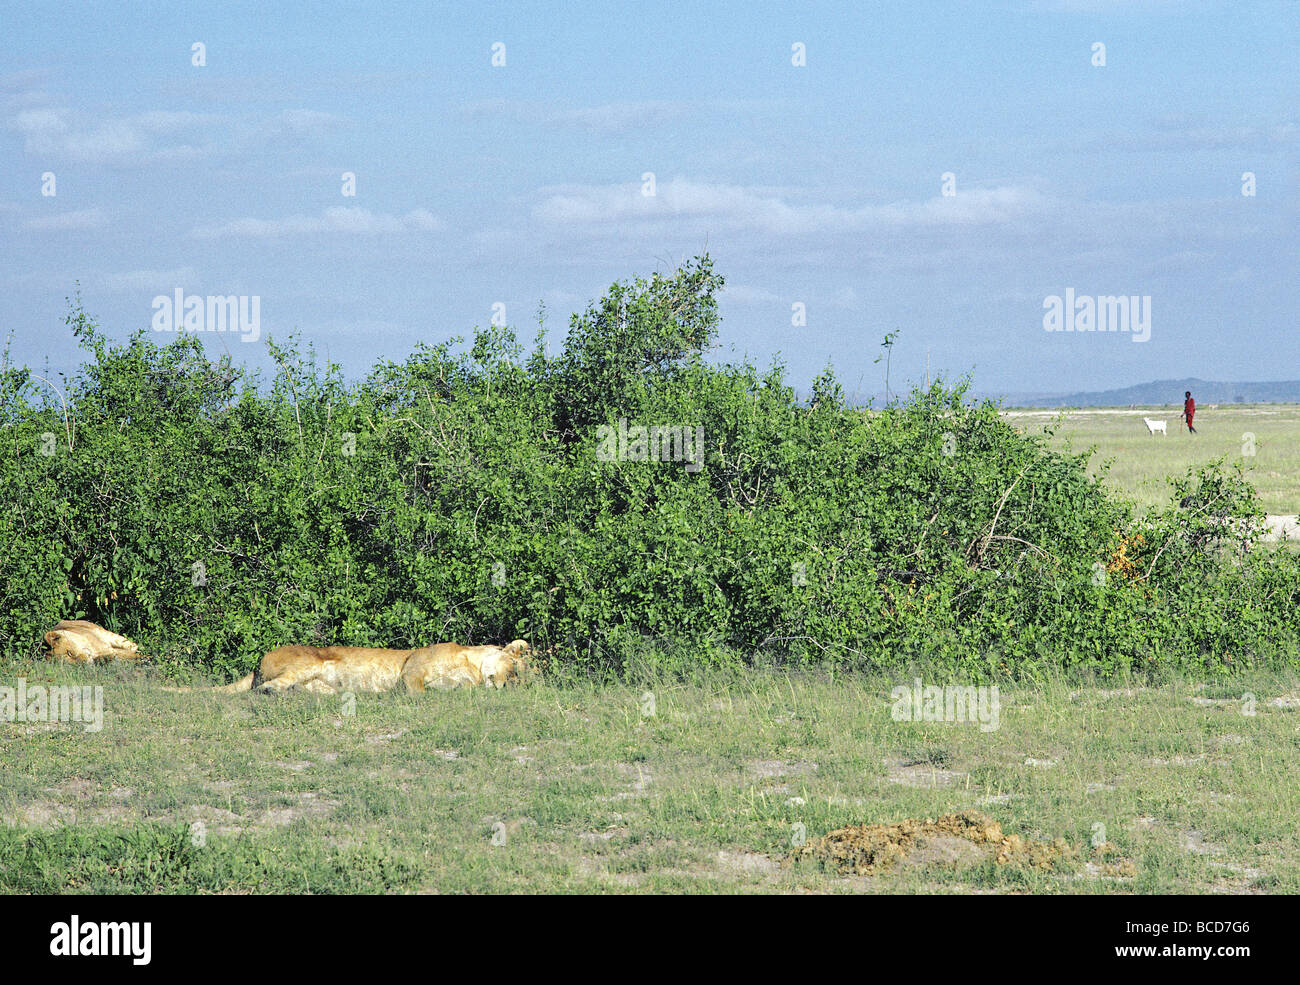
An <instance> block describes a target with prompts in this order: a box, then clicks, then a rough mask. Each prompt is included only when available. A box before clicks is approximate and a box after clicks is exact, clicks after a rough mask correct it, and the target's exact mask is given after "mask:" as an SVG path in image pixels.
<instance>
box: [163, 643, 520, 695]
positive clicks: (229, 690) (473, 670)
mask: <svg viewBox="0 0 1300 985" xmlns="http://www.w3.org/2000/svg"><path fill="white" fill-rule="evenodd" d="M530 653H531V649H530V647H529V645H528V643H527V642H525V641H524V640H515V641H514V642H512V643H509V644H507V645H506V646H504V647H498V646H461V645H460V644H459V643H437V644H435V645H433V646H426V647H420V648H419V649H416V650H384V649H377V648H371V647H360V646H300V645H296V644H295V645H290V646H281V647H276V648H275V649H274V650H272V651H271V652H270V653H268V654H267V655H266V656H264V657H263V658H262V662H261V663H260V664H259V665H258V668H257V670H256V671H254V672H253V673H251V674H248V675H247V676H246V677H244V678H242V679H241V680H238V681H236V682H235V683H233V684H227V685H226V686H224V687H218V688H214V690H216V691H219V692H222V693H224V694H237V693H239V692H241V691H253V690H258V691H264V692H266V691H275V692H280V691H287V690H288V689H289V688H292V687H298V688H302V689H303V690H304V691H312V692H314V693H317V694H341V693H343V692H345V691H354V692H355V691H389V690H392V689H393V688H395V687H397V684H398V682H399V681H400V682H402V683H403V684H405V685H406V689H407V690H408V691H414V692H419V691H425V690H428V689H429V688H433V689H436V690H449V689H451V688H455V687H462V686H470V687H477V686H479V685H485V686H487V687H504V686H505V685H506V684H507V683H509V682H511V681H517V680H519V679H521V677H522V676H523V675H524V674H526V673H527V671H528V669H529V665H528V656H529V654H530ZM167 690H180V691H186V690H189V689H188V688H168V689H167Z"/></svg>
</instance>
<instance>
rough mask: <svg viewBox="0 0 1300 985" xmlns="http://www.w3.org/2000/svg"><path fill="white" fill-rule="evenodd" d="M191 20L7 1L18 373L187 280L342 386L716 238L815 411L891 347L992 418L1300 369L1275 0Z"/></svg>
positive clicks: (1280, 23)
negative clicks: (1103, 327) (966, 384)
mask: <svg viewBox="0 0 1300 985" xmlns="http://www.w3.org/2000/svg"><path fill="white" fill-rule="evenodd" d="M186 6H190V5H184V4H152V3H131V4H114V3H96V4H84V5H83V4H79V3H78V4H68V5H59V4H54V5H49V4H43V5H34V4H30V3H9V2H4V3H0V244H2V249H0V283H2V284H3V291H0V319H2V320H3V328H4V334H5V335H9V334H12V336H13V344H12V355H13V357H14V358H15V359H16V361H18V362H22V363H28V364H31V365H42V364H45V363H46V362H48V364H49V366H50V367H51V369H53V370H54V371H56V372H57V371H60V370H67V369H69V368H71V367H73V366H74V365H75V364H76V363H77V362H78V360H79V358H80V356H79V354H78V351H77V349H76V347H75V344H74V341H73V340H72V338H71V335H70V333H69V332H68V330H67V329H66V327H65V326H64V325H63V317H64V314H65V312H66V308H67V306H66V303H65V300H64V299H65V298H66V297H67V296H68V295H69V294H71V293H72V291H73V289H74V283H75V282H78V281H79V282H80V285H81V290H82V294H83V298H84V300H85V304H86V307H87V309H88V310H89V311H90V312H92V313H93V314H94V315H95V316H96V317H97V318H98V319H99V321H100V323H101V326H102V327H103V328H104V329H106V330H107V331H108V332H109V333H110V334H111V335H114V336H116V337H121V338H125V337H126V336H127V335H128V334H129V333H130V332H131V331H132V330H135V329H139V328H142V327H149V326H150V324H151V319H152V317H153V314H154V310H153V299H154V298H155V297H156V296H159V295H166V296H171V295H173V294H174V292H175V291H176V289H178V288H180V289H182V290H183V291H184V292H186V293H187V294H189V295H199V296H207V295H223V296H224V295H247V296H257V297H259V298H260V299H261V300H260V311H261V330H262V334H263V335H264V336H265V335H266V334H268V333H269V334H272V335H276V336H283V335H285V334H287V333H288V332H290V331H292V330H294V329H297V330H298V331H299V332H300V333H301V335H302V336H303V338H304V339H305V340H308V341H311V342H312V343H314V344H315V346H316V348H317V350H318V352H320V353H322V354H328V356H329V358H331V359H333V360H335V361H337V362H340V363H342V364H343V366H344V367H345V369H346V370H347V371H348V372H349V374H350V375H357V374H361V373H363V372H365V370H366V369H367V368H368V367H369V366H370V365H371V364H372V362H373V361H374V360H375V359H376V358H379V357H389V358H397V359H400V358H402V357H404V356H405V355H406V354H407V353H408V352H409V351H410V350H411V349H412V347H413V346H414V345H415V344H416V343H417V342H418V341H421V340H425V341H441V340H443V339H446V338H448V337H451V336H454V335H461V336H469V335H471V334H472V329H473V327H474V326H475V325H484V324H486V323H487V322H488V321H489V320H490V318H491V317H492V313H493V305H494V304H503V305H504V306H505V314H506V318H507V320H508V321H509V323H510V324H512V325H513V326H515V327H516V329H517V331H518V334H519V336H520V338H521V340H522V341H524V342H525V343H529V342H531V340H532V338H533V335H534V334H535V331H536V324H537V323H536V311H537V307H538V302H539V301H544V302H545V304H546V308H547V312H548V314H547V328H548V331H549V336H550V345H551V348H552V351H554V350H555V349H556V348H557V347H558V346H559V345H560V344H561V343H562V340H563V336H564V333H565V332H566V331H567V326H568V319H569V316H570V314H571V313H572V312H574V311H580V310H582V309H583V308H584V307H585V305H586V303H587V302H588V301H589V300H591V299H594V298H596V297H598V296H599V295H600V294H601V293H602V292H603V291H604V289H605V288H606V287H607V286H608V285H609V283H610V282H611V281H613V280H616V279H626V278H629V277H631V276H633V275H636V274H642V275H646V274H649V273H651V272H652V271H654V270H666V269H667V268H668V267H670V266H672V265H673V264H675V263H676V262H678V261H682V260H685V259H688V258H690V257H691V256H694V255H695V254H698V253H700V252H701V251H703V250H704V249H705V248H706V246H707V249H708V250H709V252H710V253H711V254H712V255H713V257H714V258H715V261H716V265H717V269H718V271H719V272H720V273H722V274H723V275H724V276H725V277H726V279H727V290H726V293H725V295H724V296H723V299H722V303H721V314H722V324H721V333H720V337H721V343H722V346H721V349H720V351H719V353H718V354H717V356H716V358H724V359H725V358H734V357H737V356H741V355H747V356H748V357H750V358H751V359H753V360H754V361H756V362H757V363H759V364H760V365H762V366H766V365H768V364H769V363H770V362H771V361H772V359H773V358H774V357H775V356H776V355H777V354H778V353H779V354H780V358H781V359H782V360H784V361H785V362H786V364H787V365H788V367H789V370H790V374H791V377H792V379H793V380H794V381H795V382H796V383H797V384H799V385H801V386H802V385H806V383H807V382H808V381H809V380H810V379H811V378H812V377H813V376H814V375H816V374H817V373H818V372H819V371H820V370H821V369H822V368H824V367H825V366H826V365H827V364H828V363H830V364H833V365H834V366H835V367H836V370H837V372H838V374H839V375H840V377H841V379H842V380H843V381H844V382H845V384H846V387H847V388H848V389H849V390H851V391H855V390H856V391H860V392H863V393H868V394H869V393H873V392H878V391H879V390H880V389H881V388H882V379H881V376H882V370H883V363H882V364H880V365H876V364H874V362H873V361H874V359H875V357H876V355H877V354H878V353H879V351H880V350H879V344H880V341H881V339H882V338H883V337H884V335H885V333H886V332H890V331H895V330H901V335H900V336H899V340H898V343H897V345H896V347H895V349H894V353H893V358H892V372H893V379H894V383H895V385H897V383H898V382H899V380H900V379H907V378H912V379H916V378H919V377H920V376H921V375H922V374H923V372H924V367H925V360H926V355H927V352H928V353H929V358H930V363H931V366H932V370H933V371H935V372H944V373H948V374H950V375H958V374H962V373H967V372H970V373H972V374H973V376H974V379H975V381H976V384H977V387H978V388H979V389H980V390H982V391H985V392H1013V393H1034V392H1068V391H1076V390H1083V389H1102V388H1107V387H1113V386H1123V385H1128V384H1132V383H1137V382H1142V381H1145V380H1150V379H1165V378H1178V377H1184V376H1195V377H1201V378H1206V379H1228V380H1251V379H1296V378H1300V345H1297V330H1298V329H1300V323H1298V321H1297V317H1296V310H1297V308H1296V299H1297V289H1298V288H1300V249H1298V248H1297V247H1298V246H1300V221H1298V220H1300V126H1298V122H1300V121H1297V106H1298V105H1300V100H1298V99H1297V94H1300V3H1296V2H1293V0H1265V2H1258V3H1241V4H1220V3H1197V2H1174V0H1135V2H1127V3H1120V2H1109V0H1058V2H1047V0H1040V2H1031V0H1024V2H1005V3H998V2H987V3H979V4H962V3H942V4H931V5H923V4H915V3H896V4H895V3H882V4H872V3H852V4H805V3H800V4H789V3H752V2H751V3H726V2H712V3H709V4H707V5H699V6H700V7H701V8H704V9H692V8H691V7H689V6H687V5H681V4H668V3H644V4H637V3H629V4H617V5H615V4H606V5H593V6H594V7H595V8H596V9H593V10H581V9H575V8H574V5H571V4H558V3H556V4H551V3H508V2H503V3H493V4H478V3H474V4H470V3H462V4H448V5H444V4H434V3H418V4H417V3H411V4H379V3H376V4H357V5H344V4H292V5H285V6H284V7H278V6H277V5H267V4H224V3H205V4H202V5H197V4H196V5H192V9H188V10H187V9H185V7H186ZM194 42H201V43H203V45H204V46H205V47H206V65H205V66H202V67H196V66H194V65H192V64H191V46H192V44H193V43H194ZM496 42H500V43H503V44H504V45H505V61H506V64H505V65H504V66H493V65H492V64H491V59H492V45H493V44H494V43H496ZM796 42H800V43H802V44H803V45H805V46H806V62H807V64H806V65H804V66H795V65H792V63H791V61H792V45H793V44H794V43H796ZM1094 42H1101V43H1103V44H1104V45H1105V60H1106V64H1105V65H1104V66H1100V67H1099V66H1094V65H1093V64H1092V61H1093V59H1094V53H1093V44H1094ZM345 171H350V172H353V173H355V175H356V192H357V193H356V195H355V197H344V196H343V195H342V194H341V189H342V179H341V175H342V173H343V172H345ZM47 172H52V173H53V174H54V175H55V181H56V191H57V194H56V195H54V196H47V195H42V193H41V192H42V176H43V175H44V174H45V173H47ZM645 172H653V174H654V176H655V185H656V188H655V192H656V193H655V195H654V196H653V197H646V196H645V195H643V194H642V175H643V174H644V173H645ZM945 172H951V173H952V174H953V175H954V176H955V192H956V193H955V195H947V196H946V195H944V194H943V193H942V175H943V174H944V173H945ZM1244 172H1252V173H1253V174H1254V175H1255V181H1256V194H1255V195H1253V196H1244V195H1243V194H1242V175H1243V173H1244ZM1067 288H1069V289H1073V291H1074V292H1075V294H1077V295H1088V296H1102V295H1128V296H1140V297H1146V296H1149V297H1150V298H1151V302H1150V304H1151V309H1150V310H1151V330H1150V339H1149V341H1146V342H1140V343H1139V342H1134V341H1133V336H1132V335H1131V334H1127V333H1123V332H1120V333H1051V332H1046V331H1044V328H1043V315H1044V308H1043V304H1044V299H1046V298H1048V297H1049V296H1052V295H1064V293H1065V291H1066V289H1067ZM796 303H802V304H803V305H804V306H805V308H806V312H807V315H806V324H804V325H795V324H792V305H794V304H796ZM206 341H207V344H208V346H209V349H210V350H212V351H216V352H219V351H221V350H222V349H223V347H224V348H228V349H229V350H230V351H231V352H232V353H233V354H234V355H235V357H236V358H237V359H239V360H241V361H245V362H248V363H250V364H253V365H258V366H265V365H267V363H266V353H265V347H264V346H263V345H261V344H260V343H253V342H243V341H241V339H240V338H239V336H237V335H236V336H232V335H222V336H216V335H210V336H209V337H208V338H207V340H206Z"/></svg>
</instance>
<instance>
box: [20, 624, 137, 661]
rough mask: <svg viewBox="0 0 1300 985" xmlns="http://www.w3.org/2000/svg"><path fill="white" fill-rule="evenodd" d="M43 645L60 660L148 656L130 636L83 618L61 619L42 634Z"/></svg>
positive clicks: (124, 658)
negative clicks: (43, 635) (111, 630)
mask: <svg viewBox="0 0 1300 985" xmlns="http://www.w3.org/2000/svg"><path fill="white" fill-rule="evenodd" d="M45 645H46V646H48V647H49V648H50V652H49V654H48V655H47V656H48V658H49V659H50V660H55V661H60V662H62V663H87V664H93V663H94V662H95V661H97V660H98V661H100V662H101V663H102V662H103V661H105V660H147V659H149V658H148V657H146V656H145V655H144V654H142V653H140V652H139V647H137V646H136V644H135V643H134V642H133V641H132V640H129V639H127V638H126V637H125V636H119V635H118V634H117V633H110V632H109V631H108V630H107V629H105V628H104V627H103V626H97V625H95V624H94V623H93V622H87V621H86V620H84V619H64V620H63V621H62V622H60V623H59V624H58V625H57V626H55V627H54V628H53V629H51V630H50V631H49V632H48V633H46V634H45Z"/></svg>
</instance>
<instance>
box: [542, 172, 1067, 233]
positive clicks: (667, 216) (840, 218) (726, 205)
mask: <svg viewBox="0 0 1300 985" xmlns="http://www.w3.org/2000/svg"><path fill="white" fill-rule="evenodd" d="M543 194H545V195H546V197H545V198H544V199H543V200H542V201H541V202H539V203H538V204H537V205H536V206H534V208H533V216H534V218H537V219H540V220H542V221H544V222H551V223H556V224H568V225H592V226H596V225H609V224H615V225H626V224H627V223H628V222H629V221H656V220H678V219H683V218H692V217H696V218H702V219H709V220H712V221H716V222H719V223H721V224H723V225H726V226H730V227H732V228H736V229H746V228H749V229H758V230H762V231H766V232H770V233H776V234H780V235H799V234H809V233H828V232H848V231H855V230H866V229H871V228H879V227H885V228H897V227H930V226H933V227H942V226H951V225H979V224H988V223H1004V222H1008V221H1010V220H1013V219H1016V218H1019V217H1021V216H1024V215H1027V214H1029V213H1032V212H1036V211H1041V210H1042V208H1043V207H1044V206H1045V205H1046V200H1045V199H1044V198H1043V196H1042V195H1040V194H1039V193H1038V192H1037V191H1035V190H1034V189H1032V188H1024V187H1015V186H1009V187H1002V188H975V189H971V190H968V191H962V192H960V193H959V194H958V195H956V196H954V197H951V198H943V197H935V198H931V199H928V200H925V201H918V202H898V203H894V204H889V205H863V206H858V207H845V206H841V205H834V204H829V203H821V204H818V203H813V204H802V203H797V202H791V201H788V200H787V198H788V197H790V196H782V195H781V194H778V193H774V192H773V191H771V190H769V189H762V188H750V187H745V186H740V185H723V184H709V183H701V182H694V181H687V180H685V179H682V178H674V179H673V180H672V181H669V182H661V183H660V184H659V185H658V187H657V189H656V194H655V195H654V196H645V195H642V194H641V185H640V184H639V183H636V182H632V183H628V184H624V185H569V186H562V187H559V188H554V189H543Z"/></svg>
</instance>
